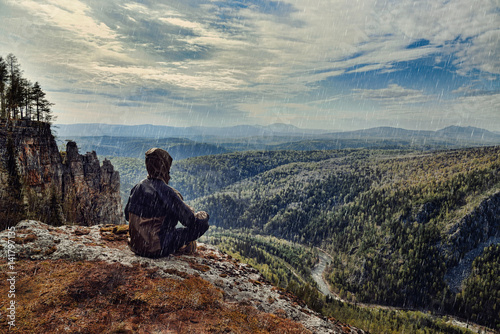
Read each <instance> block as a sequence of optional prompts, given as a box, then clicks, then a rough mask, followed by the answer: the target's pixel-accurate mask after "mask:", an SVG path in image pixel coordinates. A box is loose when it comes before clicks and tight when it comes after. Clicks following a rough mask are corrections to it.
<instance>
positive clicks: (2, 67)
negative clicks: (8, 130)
mask: <svg viewBox="0 0 500 334" xmlns="http://www.w3.org/2000/svg"><path fill="white" fill-rule="evenodd" d="M8 75H9V72H8V71H7V64H6V63H5V60H4V59H3V58H2V57H1V56H0V117H1V118H7V110H6V108H7V106H6V101H5V90H6V88H7V78H8Z"/></svg>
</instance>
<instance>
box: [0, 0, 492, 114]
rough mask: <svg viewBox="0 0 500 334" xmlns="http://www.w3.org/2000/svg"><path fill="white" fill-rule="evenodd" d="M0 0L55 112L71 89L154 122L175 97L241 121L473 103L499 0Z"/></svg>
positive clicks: (4, 38)
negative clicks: (145, 114)
mask: <svg viewBox="0 0 500 334" xmlns="http://www.w3.org/2000/svg"><path fill="white" fill-rule="evenodd" d="M0 5H1V6H2V11H1V12H0V19H1V20H2V22H3V23H4V24H3V27H1V28H0V49H1V50H8V51H7V52H5V53H8V52H13V53H14V54H16V55H18V57H19V59H20V62H21V65H22V67H23V69H25V70H26V72H27V73H28V72H29V73H30V75H29V77H30V78H35V79H36V80H38V81H40V82H41V83H42V86H43V87H44V88H45V89H46V90H48V91H49V93H50V91H52V92H53V93H54V94H53V95H52V96H54V98H56V99H57V100H56V101H54V102H55V103H56V105H57V108H59V110H60V111H61V112H62V111H63V108H66V106H68V108H71V110H73V111H75V113H76V112H77V110H78V103H77V102H75V101H82V102H81V103H80V104H81V106H83V107H84V108H103V109H106V106H108V107H109V109H110V113H115V112H116V113H119V110H122V111H123V113H124V116H123V118H124V119H125V118H126V117H129V119H138V118H137V117H136V114H141V115H142V113H143V112H144V110H145V109H144V108H146V109H147V110H150V111H151V113H152V114H154V116H152V117H154V120H155V121H158V122H161V117H162V116H161V115H162V114H163V116H164V119H165V121H166V120H168V122H175V120H178V121H179V123H180V122H187V121H188V119H187V118H186V117H184V116H182V115H181V114H182V112H183V111H184V112H185V113H188V114H190V115H193V114H197V115H205V114H206V113H207V112H208V113H210V112H211V117H212V119H213V123H214V124H216V123H217V122H219V121H220V119H222V118H223V117H226V118H227V117H229V116H228V115H233V116H234V119H232V120H231V122H238V121H241V122H247V123H248V122H250V123H251V122H258V123H265V122H267V121H268V120H271V119H277V118H279V117H281V118H283V119H286V120H288V121H289V122H299V119H301V118H305V115H314V117H313V116H311V117H308V119H311V123H309V124H313V121H312V119H313V118H316V119H317V120H319V119H322V120H326V119H329V120H332V122H333V121H334V120H335V119H340V118H342V119H349V118H350V119H354V118H357V117H358V115H357V114H356V113H363V112H365V113H366V110H368V111H369V113H371V112H372V111H377V110H382V108H383V109H384V110H386V111H387V112H389V111H390V112H394V113H397V112H401V114H403V113H404V112H405V110H412V111H413V110H414V109H412V108H413V107H418V106H417V105H420V107H421V109H419V110H427V108H428V107H429V104H433V105H434V106H435V107H437V108H438V109H439V107H444V108H446V110H453V112H454V113H457V112H458V110H459V109H460V108H462V107H463V108H468V110H469V112H470V113H471V114H472V116H471V117H475V115H478V113H479V112H477V111H476V112H473V110H472V108H473V104H472V103H471V102H470V99H469V98H472V95H474V96H475V97H476V99H478V96H479V95H488V94H489V95H492V96H493V95H495V94H494V93H491V92H494V91H495V87H498V80H499V75H500V57H499V55H500V30H499V29H498V21H499V13H500V10H499V6H498V3H496V2H495V1H492V0H472V1H471V0H467V1H466V0H454V1H430V0H424V1H418V2H416V1H413V0H388V1H377V0H362V1H351V0H338V1H327V0H319V1H314V2H311V1H309V0H307V1H306V0H287V1H263V0H252V1H245V2H239V1H211V0H202V1H169V2H158V1H148V0H146V1H137V2H136V1H126V2H123V1H118V0H109V1H104V2H95V1H90V0H71V1H68V0H36V1H35V0H16V1H14V0H0ZM3 8H5V10H3ZM2 52H4V51H2ZM461 86H464V87H474V91H470V92H469V94H468V95H467V93H463V92H459V91H458V90H459V87H461ZM61 87H65V88H66V87H69V88H70V90H71V91H72V92H78V91H80V92H89V93H87V94H88V95H95V98H94V99H92V98H87V99H81V98H78V99H76V100H75V101H71V100H70V99H72V98H74V97H75V96H76V95H81V94H76V93H75V94H69V93H67V94H62V93H60V91H61ZM138 88H144V90H143V93H142V95H140V96H142V97H141V100H140V101H138V100H137V99H136V98H137V96H138V95H137V90H138ZM58 92H59V94H58ZM155 92H166V93H165V94H157V93H155ZM481 92H483V93H481ZM488 92H489V93H488ZM481 99H483V98H481ZM484 99H485V100H484V101H483V100H481V104H483V105H487V104H488V102H487V101H486V97H485V98H484ZM84 101H90V102H84ZM179 101H183V102H182V103H180V102H179ZM493 102H494V101H493ZM377 108H378V109H377ZM405 108H406V109H405ZM349 113H351V114H349ZM82 114H83V113H82ZM65 115H69V113H68V112H66V113H65ZM127 115H128V116H127ZM353 115H354V116H353ZM426 115H427V116H428V114H426ZM65 117H66V116H63V117H60V120H61V119H64V118H65ZM74 117H77V116H74ZM199 117H200V118H199V119H202V118H203V117H204V116H203V117H202V116H199ZM218 117H219V118H218ZM373 117H374V118H375V116H373ZM422 117H424V116H422ZM478 117H479V116H478ZM497 118H498V116H497ZM377 119H379V118H377ZM491 119H494V115H492V116H491ZM138 120H139V121H140V119H138ZM61 121H62V120H61ZM498 122H500V121H498V120H497V123H496V124H498ZM314 124H319V123H314ZM422 124H423V123H422Z"/></svg>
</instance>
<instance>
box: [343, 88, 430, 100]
mask: <svg viewBox="0 0 500 334" xmlns="http://www.w3.org/2000/svg"><path fill="white" fill-rule="evenodd" d="M353 95H354V96H353V97H354V98H358V99H368V100H374V101H377V102H380V103H383V104H392V103H395V102H397V103H398V104H411V103H423V102H428V101H429V98H430V97H429V96H427V95H425V94H423V92H422V91H420V90H416V89H407V88H403V87H401V86H399V85H397V84H390V85H389V86H387V88H382V89H353Z"/></svg>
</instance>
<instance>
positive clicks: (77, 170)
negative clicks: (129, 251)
mask: <svg viewBox="0 0 500 334" xmlns="http://www.w3.org/2000/svg"><path fill="white" fill-rule="evenodd" d="M0 162H1V163H0V180H1V181H2V184H1V185H0V194H1V195H2V198H4V199H5V198H7V197H9V196H10V197H11V200H10V201H7V200H4V201H1V202H0V206H1V208H0V211H9V207H10V205H11V203H12V201H20V202H22V204H23V205H22V206H23V210H24V212H23V213H22V214H20V215H21V216H23V215H24V216H25V217H32V218H37V219H42V220H43V221H46V222H51V223H54V224H62V223H76V224H78V225H93V224H102V223H113V224H119V223H121V222H122V220H123V214H122V208H121V201H120V194H119V189H120V177H119V174H118V172H117V171H115V170H114V168H113V166H112V165H111V163H110V162H109V161H107V160H105V161H104V162H103V164H102V166H101V165H100V162H99V160H98V158H97V155H96V153H95V152H92V153H87V154H85V155H81V154H79V153H78V147H77V145H76V143H74V142H68V144H67V150H66V153H65V157H64V158H63V156H62V155H61V153H60V152H59V149H58V147H57V143H56V141H55V139H54V136H53V135H52V133H51V129H50V125H49V124H47V123H41V122H33V121H29V120H16V121H5V120H3V121H1V122H0ZM18 188H20V189H18ZM18 211H19V210H18ZM14 223H17V221H15V222H14ZM9 225H11V224H9ZM3 228H5V226H3Z"/></svg>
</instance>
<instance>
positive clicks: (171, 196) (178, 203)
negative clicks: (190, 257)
mask: <svg viewBox="0 0 500 334" xmlns="http://www.w3.org/2000/svg"><path fill="white" fill-rule="evenodd" d="M172 160H173V159H172V157H171V156H170V154H168V152H167V151H165V150H162V149H160V148H152V149H150V150H148V151H147V152H146V169H147V171H148V177H147V178H146V179H144V180H142V181H141V182H139V183H138V184H137V185H136V186H134V188H132V190H131V191H130V197H129V199H128V203H127V205H126V206H125V219H127V220H128V221H129V233H130V240H129V246H130V249H132V251H133V252H134V253H136V254H137V255H140V256H146V257H151V258H158V257H163V256H167V255H169V254H172V253H174V252H176V251H178V250H179V249H180V248H181V247H183V246H184V247H183V248H184V249H187V252H191V253H192V252H194V251H195V250H196V241H195V240H196V239H198V238H199V237H201V236H202V235H203V234H204V233H205V232H206V231H207V230H208V227H209V225H208V218H209V217H208V214H207V213H206V212H204V211H201V212H197V213H194V210H193V209H192V208H191V207H189V206H188V205H186V203H184V201H183V198H182V196H181V194H180V193H179V192H178V191H177V190H175V189H174V188H172V187H170V186H169V185H168V182H169V180H170V167H171V165H172ZM177 222H180V223H181V224H182V225H184V226H185V227H183V228H176V225H177Z"/></svg>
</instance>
